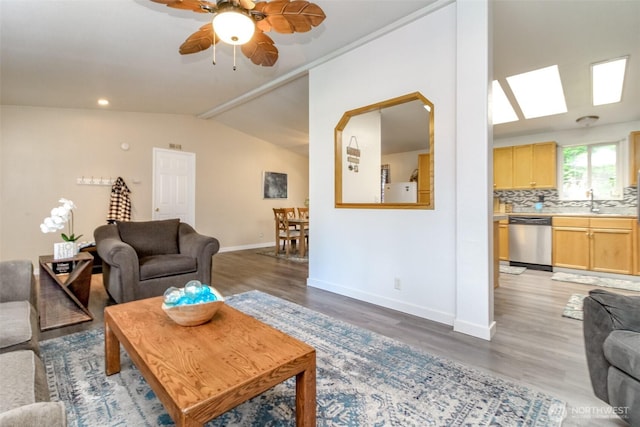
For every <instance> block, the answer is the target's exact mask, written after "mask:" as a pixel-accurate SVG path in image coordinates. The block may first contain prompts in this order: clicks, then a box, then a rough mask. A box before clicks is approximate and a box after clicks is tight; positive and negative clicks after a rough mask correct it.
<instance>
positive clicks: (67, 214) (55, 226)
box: [40, 198, 82, 242]
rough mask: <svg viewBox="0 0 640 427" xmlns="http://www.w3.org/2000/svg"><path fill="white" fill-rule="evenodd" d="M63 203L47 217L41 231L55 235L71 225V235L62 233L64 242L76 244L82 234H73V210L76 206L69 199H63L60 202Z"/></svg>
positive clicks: (41, 225)
mask: <svg viewBox="0 0 640 427" xmlns="http://www.w3.org/2000/svg"><path fill="white" fill-rule="evenodd" d="M58 201H59V202H60V203H62V204H61V205H60V206H58V207H55V208H53V209H51V216H49V217H46V218H45V219H44V220H43V222H42V224H40V230H41V231H42V232H43V233H54V232H56V231H58V230H62V229H63V228H64V226H65V224H66V223H67V222H68V223H69V232H70V233H69V235H66V234H65V233H62V234H61V236H62V240H64V241H65V242H75V241H76V240H78V239H79V238H80V237H82V234H81V235H79V236H76V235H75V234H74V233H73V209H75V208H76V205H75V204H74V203H73V202H72V201H71V200H68V199H65V198H62V199H60V200H58Z"/></svg>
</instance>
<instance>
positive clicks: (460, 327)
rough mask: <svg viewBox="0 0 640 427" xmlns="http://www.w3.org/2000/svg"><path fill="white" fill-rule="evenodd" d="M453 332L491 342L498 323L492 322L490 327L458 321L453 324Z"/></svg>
mask: <svg viewBox="0 0 640 427" xmlns="http://www.w3.org/2000/svg"><path fill="white" fill-rule="evenodd" d="M453 330H454V331H455V332H460V333H463V334H466V335H471V336H473V337H476V338H481V339H483V340H486V341H491V338H493V336H494V335H495V333H496V322H495V321H494V322H491V324H490V325H489V326H484V325H479V324H476V323H469V322H465V321H461V320H456V321H454V323H453Z"/></svg>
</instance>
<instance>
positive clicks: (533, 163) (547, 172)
mask: <svg viewBox="0 0 640 427" xmlns="http://www.w3.org/2000/svg"><path fill="white" fill-rule="evenodd" d="M556 168H557V164H556V143H555V142H541V143H538V144H529V145H516V146H514V147H513V186H512V188H514V189H531V188H556Z"/></svg>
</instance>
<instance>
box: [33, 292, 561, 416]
mask: <svg viewBox="0 0 640 427" xmlns="http://www.w3.org/2000/svg"><path fill="white" fill-rule="evenodd" d="M227 302H228V304H229V305H231V306H233V307H236V308H237V309H239V310H241V311H243V312H245V313H247V314H249V315H251V316H254V317H256V318H257V319H259V320H261V321H263V322H265V323H268V324H270V325H272V326H274V327H276V328H278V329H280V330H282V331H284V332H286V333H288V334H289V335H292V336H294V337H296V338H298V339H300V340H302V341H305V342H307V343H308V344H310V345H312V346H313V347H315V348H316V352H317V404H318V409H317V417H318V418H317V423H318V426H354V427H355V426H402V427H407V426H416V427H426V426H555V425H560V424H561V419H562V415H563V414H564V408H565V404H564V403H563V402H561V401H559V400H557V399H555V398H553V397H551V396H549V395H546V394H544V393H540V392H537V391H534V390H531V389H529V388H527V387H524V386H521V385H518V384H515V383H510V382H507V381H505V380H502V379H498V378H495V377H492V376H489V375H487V374H484V373H482V372H480V371H478V370H475V369H472V368H469V367H465V366H463V365H461V364H458V363H454V362H452V361H449V360H447V359H444V358H440V357H436V356H433V355H430V354H428V353H426V352H424V351H421V350H418V349H415V348H412V347H410V346H408V345H405V344H402V343H400V342H398V341H394V340H392V339H389V338H386V337H384V336H381V335H377V334H375V333H373V332H370V331H367V330H365V329H362V328H358V327H355V326H352V325H349V324H347V323H344V322H341V321H338V320H335V319H332V318H330V317H328V316H325V315H323V314H320V313H317V312H314V311H312V310H309V309H307V308H304V307H301V306H299V305H296V304H293V303H291V302H288V301H284V300H282V299H279V298H276V297H273V296H270V295H267V294H264V293H261V292H258V291H252V292H247V293H243V294H239V295H234V296H231V297H229V298H228V299H227ZM214 321H215V320H214ZM41 349H42V350H41V352H42V357H43V361H44V363H45V366H46V369H47V375H48V379H49V387H50V389H51V395H52V399H53V400H62V401H64V402H65V403H66V406H67V411H68V418H69V425H70V426H96V427H97V426H100V427H103V426H151V427H153V426H163V425H167V426H168V425H173V422H172V420H171V418H170V417H169V416H168V415H167V413H166V412H165V410H164V408H163V406H162V404H161V403H160V401H159V400H158V399H157V398H156V396H155V395H154V393H153V392H152V391H151V389H150V388H149V386H148V385H147V383H146V382H145V380H144V378H142V376H141V375H140V373H139V371H138V370H137V369H136V368H135V366H134V365H133V364H132V363H131V361H130V359H129V358H128V356H127V355H126V353H124V351H122V357H121V360H122V370H121V372H120V373H119V374H115V375H112V376H109V377H107V376H105V374H104V335H103V330H102V329H96V330H91V331H86V332H81V333H77V334H73V335H68V336H65V337H60V338H55V339H52V340H47V341H43V342H41ZM294 411H295V379H291V380H288V381H286V382H284V383H282V384H280V385H278V386H276V387H274V388H272V389H271V390H269V391H267V392H265V393H263V394H262V395H260V396H258V397H256V398H255V399H252V400H250V401H248V402H246V403H244V404H242V405H240V406H238V407H236V408H235V409H233V410H231V411H229V412H227V413H226V414H223V415H222V416H220V417H218V418H217V419H215V420H213V421H212V422H210V423H209V424H207V425H208V426H293V425H295V413H294Z"/></svg>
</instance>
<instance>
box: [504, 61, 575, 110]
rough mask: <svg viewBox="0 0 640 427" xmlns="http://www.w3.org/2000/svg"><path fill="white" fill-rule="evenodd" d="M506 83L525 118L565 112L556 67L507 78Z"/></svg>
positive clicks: (565, 105) (565, 104)
mask: <svg viewBox="0 0 640 427" xmlns="http://www.w3.org/2000/svg"><path fill="white" fill-rule="evenodd" d="M507 82H509V87H511V91H512V92H513V95H514V96H515V97H516V100H517V101H518V104H519V105H520V109H521V110H522V114H524V117H525V118H527V119H533V118H536V117H544V116H551V115H553V114H560V113H566V112H567V103H566V101H565V99H564V92H563V90H562V82H561V81H560V72H559V71H558V66H557V65H552V66H550V67H546V68H540V69H539V70H534V71H529V72H527V73H522V74H517V75H515V76H511V77H507Z"/></svg>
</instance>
